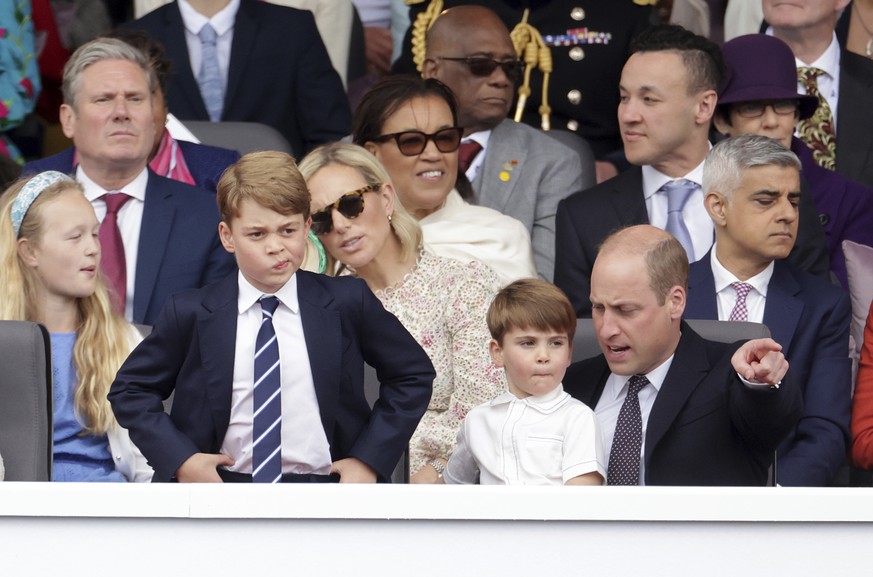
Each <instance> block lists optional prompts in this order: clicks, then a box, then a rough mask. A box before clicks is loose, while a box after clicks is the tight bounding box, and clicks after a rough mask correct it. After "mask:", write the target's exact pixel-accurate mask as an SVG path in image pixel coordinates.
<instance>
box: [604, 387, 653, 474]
mask: <svg viewBox="0 0 873 577" xmlns="http://www.w3.org/2000/svg"><path fill="white" fill-rule="evenodd" d="M648 384H649V379H647V378H646V377H644V376H643V375H634V376H632V377H631V378H630V380H629V381H628V384H627V396H626V397H625V398H624V403H622V405H621V410H619V412H618V421H617V422H616V423H615V435H614V436H613V438H612V449H611V450H610V452H609V466H608V467H607V469H606V484H607V485H639V484H640V450H641V449H642V446H643V417H642V414H641V413H640V399H639V397H638V396H637V395H639V393H640V391H641V390H642V388H643V387H645V386H646V385H648Z"/></svg>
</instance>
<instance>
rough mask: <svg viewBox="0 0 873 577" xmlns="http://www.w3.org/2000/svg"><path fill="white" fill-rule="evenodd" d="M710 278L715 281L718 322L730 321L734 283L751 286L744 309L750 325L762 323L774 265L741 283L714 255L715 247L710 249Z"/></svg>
mask: <svg viewBox="0 0 873 577" xmlns="http://www.w3.org/2000/svg"><path fill="white" fill-rule="evenodd" d="M710 265H711V266H712V277H713V279H715V294H716V300H717V301H718V320H720V321H726V320H729V319H730V316H731V311H733V310H734V305H736V304H737V291H736V289H735V288H734V287H732V286H731V283H734V282H744V283H746V284H750V285H752V290H750V291H749V294H748V295H746V309H747V310H748V311H749V314H748V321H749V322H752V323H763V322H764V305H765V304H766V301H767V286H768V285H769V284H770V278H771V277H772V276H773V268H774V266H775V265H774V264H773V263H772V262H771V263H770V264H769V265H768V266H767V268H765V269H764V270H762V271H761V272H759V273H758V274H756V275H755V276H753V277H751V278H749V279H747V280H744V281H741V280H740V279H738V278H737V277H736V276H735V275H734V274H733V273H732V272H731V271H729V270H728V269H726V268H725V267H724V266H723V265H722V264H721V263H720V262H719V261H718V257H716V255H715V247H713V249H712V258H711V259H710Z"/></svg>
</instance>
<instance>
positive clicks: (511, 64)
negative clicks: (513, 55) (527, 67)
mask: <svg viewBox="0 0 873 577" xmlns="http://www.w3.org/2000/svg"><path fill="white" fill-rule="evenodd" d="M436 58H437V60H448V61H449V62H460V63H462V64H464V65H465V66H466V67H467V69H468V70H469V71H470V74H472V75H473V76H478V77H480V78H484V77H488V76H491V75H492V74H493V73H494V71H495V70H497V67H498V66H499V67H500V68H502V69H503V73H504V74H506V77H507V78H509V79H510V80H511V81H512V82H518V81H519V80H521V75H522V73H523V72H524V62H522V61H521V60H495V59H493V58H488V57H487V56H465V57H463V58H460V57H458V58H449V57H448V56H437V57H436Z"/></svg>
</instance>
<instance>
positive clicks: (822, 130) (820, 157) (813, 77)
mask: <svg viewBox="0 0 873 577" xmlns="http://www.w3.org/2000/svg"><path fill="white" fill-rule="evenodd" d="M824 73H825V72H824V70H822V69H820V68H812V67H811V66H801V67H799V68H798V69H797V78H798V79H799V80H800V83H801V84H802V85H803V87H804V88H805V89H806V93H807V94H809V95H810V96H815V97H816V98H818V108H816V109H815V113H814V114H813V115H812V116H810V117H809V118H806V119H804V120H801V121H800V122H798V123H797V132H798V134H800V138H802V139H803V141H804V142H805V143H806V145H807V146H809V147H810V148H811V149H812V157H813V158H814V159H815V161H816V162H817V163H818V164H819V166H821V167H823V168H827V169H828V170H836V168H837V140H836V135H835V132H834V115H833V114H831V107H830V106H829V105H828V101H827V99H826V98H825V97H824V95H823V94H822V93H821V91H820V90H819V89H818V77H819V76H821V75H822V74H824Z"/></svg>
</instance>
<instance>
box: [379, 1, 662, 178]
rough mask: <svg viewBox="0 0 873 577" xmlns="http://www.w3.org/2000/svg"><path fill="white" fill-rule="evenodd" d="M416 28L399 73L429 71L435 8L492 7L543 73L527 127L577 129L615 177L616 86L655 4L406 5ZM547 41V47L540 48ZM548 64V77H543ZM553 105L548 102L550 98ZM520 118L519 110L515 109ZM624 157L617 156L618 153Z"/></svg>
mask: <svg viewBox="0 0 873 577" xmlns="http://www.w3.org/2000/svg"><path fill="white" fill-rule="evenodd" d="M407 4H410V8H409V16H410V19H411V20H412V25H411V26H410V27H409V31H408V32H407V34H406V37H405V38H404V40H403V54H402V55H401V57H400V58H398V59H397V61H396V62H395V63H394V65H393V69H394V71H395V72H403V73H414V72H415V71H416V67H417V69H418V70H422V67H421V66H422V64H423V59H424V53H423V51H422V50H421V48H422V46H421V44H422V43H423V40H424V34H425V32H427V30H428V28H429V26H430V24H431V23H432V22H433V19H435V18H436V17H437V16H438V15H439V11H438V10H435V8H436V6H437V4H438V5H439V6H440V8H439V10H443V9H446V8H453V7H456V6H459V5H464V4H478V5H480V6H486V7H487V8H490V9H491V10H493V11H494V12H495V13H496V14H497V15H498V16H499V17H500V19H501V20H503V23H504V24H505V25H506V27H507V28H508V29H510V30H517V31H518V38H519V39H525V40H526V41H525V42H522V43H521V45H520V47H519V49H520V50H521V53H522V54H523V53H524V51H525V49H526V47H528V46H529V47H530V49H531V50H532V54H533V55H534V59H535V60H536V66H537V68H536V69H533V70H531V73H530V84H529V88H530V92H529V95H528V96H527V99H526V102H527V104H526V106H525V107H524V110H523V115H522V119H521V120H522V122H524V123H526V124H529V125H530V126H534V127H536V128H544V127H545V126H544V124H547V125H548V126H549V127H550V129H554V130H570V131H572V132H576V133H578V134H579V135H580V136H582V137H584V138H585V140H586V141H588V143H589V144H590V145H591V148H592V150H593V152H594V156H595V158H596V159H597V161H598V162H597V170H598V177H600V176H601V175H604V176H603V178H598V179H597V181H598V182H600V181H601V180H603V179H605V178H609V176H611V175H612V174H614V173H615V166H614V165H613V163H612V161H613V160H616V158H615V157H616V156H618V157H620V156H621V154H620V146H621V140H620V139H619V131H618V124H617V122H616V119H615V113H614V111H615V107H616V105H617V104H618V99H617V94H616V91H615V86H616V84H617V83H618V75H619V71H620V70H621V65H622V63H623V62H624V61H625V60H626V59H627V56H628V54H629V53H630V52H629V48H630V44H631V40H633V38H634V37H635V36H636V35H637V34H639V33H640V32H641V31H642V30H643V29H645V28H646V27H647V26H649V24H650V23H651V21H652V18H653V17H654V15H653V10H652V7H651V6H643V5H641V4H642V3H641V2H633V1H631V0H614V1H612V2H601V1H598V0H549V1H545V0H443V1H442V2H439V3H437V2H431V1H422V2H407ZM537 37H541V38H542V41H543V44H544V45H545V47H544V49H543V48H542V46H541V45H538V43H537ZM546 63H547V64H548V67H549V69H550V74H549V76H548V78H546V76H545V75H544V74H543V72H544V68H545V66H544V65H545V64H546ZM546 96H547V97H548V98H547V100H543V99H544V97H546ZM512 111H513V113H515V111H516V107H513V109H512ZM616 153H618V154H616Z"/></svg>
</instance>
